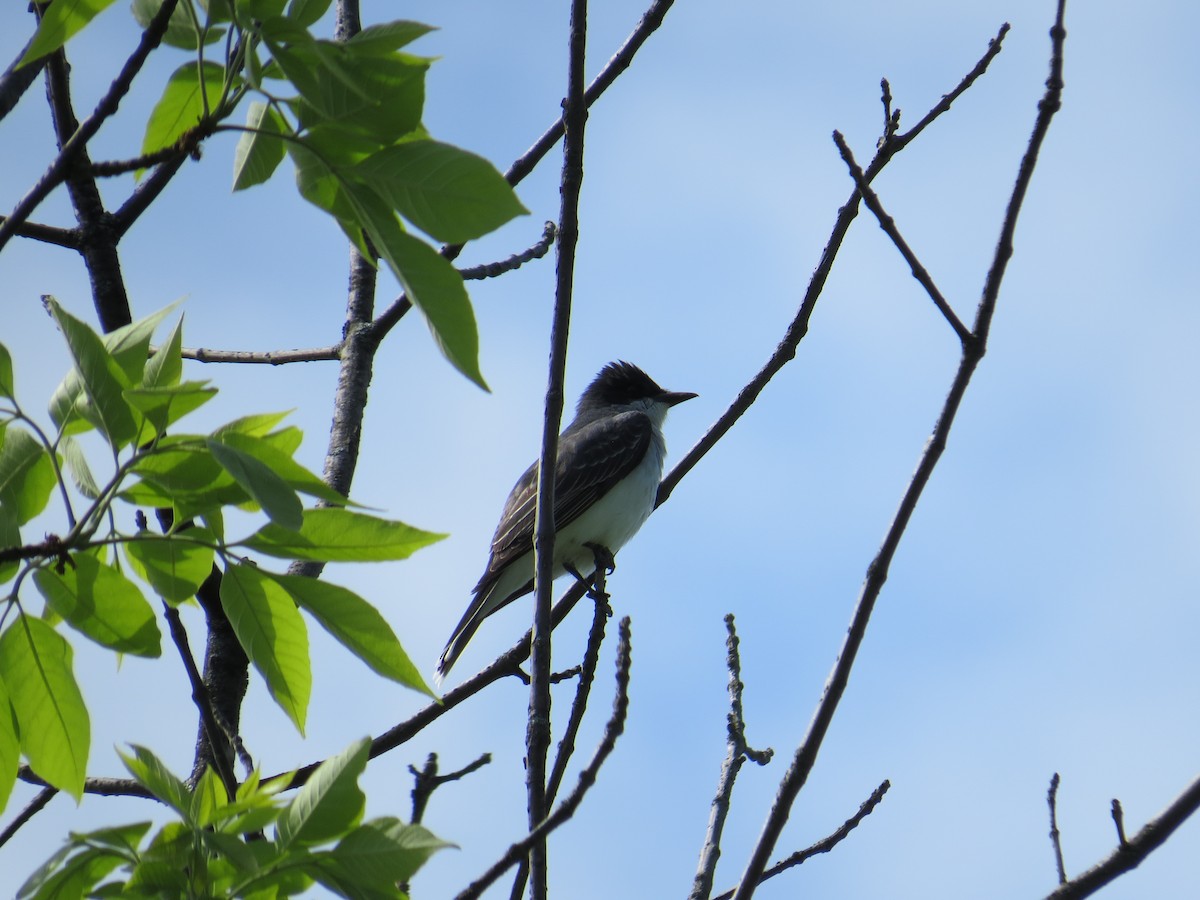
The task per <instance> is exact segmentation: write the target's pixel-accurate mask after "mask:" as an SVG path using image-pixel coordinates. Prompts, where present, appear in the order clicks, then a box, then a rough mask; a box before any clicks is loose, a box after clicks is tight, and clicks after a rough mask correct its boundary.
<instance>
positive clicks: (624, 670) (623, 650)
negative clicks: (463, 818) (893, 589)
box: [456, 616, 632, 900]
mask: <svg viewBox="0 0 1200 900" xmlns="http://www.w3.org/2000/svg"><path fill="white" fill-rule="evenodd" d="M617 633H618V641H617V695H616V698H615V699H614V700H613V712H612V716H611V717H610V718H609V720H608V724H607V725H605V726H604V734H603V736H602V737H601V739H600V746H599V747H597V748H596V753H595V755H594V756H593V757H592V760H591V762H589V763H588V764H587V765H586V766H585V767H584V768H583V771H582V772H580V773H579V784H577V785H576V786H575V790H573V791H571V793H570V794H568V795H567V797H566V799H564V800H563V802H562V803H560V804H559V805H558V808H557V809H555V810H554V812H553V813H552V814H551V815H549V816H547V817H546V818H545V819H544V820H542V821H541V822H540V823H539V824H538V825H537V827H536V828H534V829H533V830H531V831H530V832H529V834H528V835H526V836H525V838H524V839H522V840H520V841H518V842H517V843H515V844H513V845H512V846H511V847H509V848H508V851H507V852H506V853H505V854H504V856H502V857H501V858H500V859H499V860H498V861H497V862H496V864H495V865H493V866H492V867H491V868H490V869H488V870H487V872H485V873H484V874H483V875H482V876H481V877H480V878H479V879H478V880H476V881H474V882H472V883H471V884H470V885H469V886H468V887H467V888H466V890H464V891H462V893H460V894H459V895H458V896H457V897H456V900H474V898H476V897H478V896H480V895H481V894H482V893H483V892H484V891H485V890H487V889H488V887H490V886H491V885H492V884H494V883H495V881H496V880H497V879H498V878H499V877H500V876H501V875H503V874H504V873H505V872H506V871H508V870H509V869H510V868H512V867H513V866H514V865H516V864H517V863H518V862H520V861H521V860H522V859H524V858H525V857H526V856H527V855H528V853H529V850H530V848H531V847H533V846H534V845H535V844H537V843H539V842H543V841H545V839H546V836H547V835H548V834H550V832H552V831H553V830H554V829H555V828H557V827H558V826H559V825H562V824H563V823H564V822H566V821H567V820H568V819H570V818H571V816H573V815H574V814H575V810H577V809H578V808H579V804H580V803H582V802H583V798H584V795H586V794H587V792H588V789H589V788H591V786H592V785H594V784H595V783H596V776H597V774H598V773H599V772H600V767H601V766H602V765H604V761H605V760H606V759H608V756H609V754H610V753H612V751H613V747H615V746H616V743H617V738H619V737H620V736H621V733H622V732H623V731H624V730H625V717H626V716H627V714H628V712H629V667H630V665H631V662H632V650H631V645H630V623H629V617H628V616H626V617H625V618H623V619H622V620H621V623H620V625H619V626H618V628H617Z"/></svg>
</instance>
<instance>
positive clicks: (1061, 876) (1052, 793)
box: [1046, 772, 1067, 884]
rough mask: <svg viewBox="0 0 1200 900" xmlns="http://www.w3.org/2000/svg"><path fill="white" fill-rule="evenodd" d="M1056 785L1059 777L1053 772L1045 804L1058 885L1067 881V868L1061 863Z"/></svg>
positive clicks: (1061, 853) (1060, 838)
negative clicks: (1047, 807) (1047, 810)
mask: <svg viewBox="0 0 1200 900" xmlns="http://www.w3.org/2000/svg"><path fill="white" fill-rule="evenodd" d="M1058 785H1059V777H1058V773H1057V772H1055V773H1054V774H1053V775H1052V776H1051V777H1050V789H1049V790H1048V791H1046V804H1047V805H1048V806H1049V807H1050V845H1051V846H1052V847H1053V848H1054V865H1055V867H1056V868H1057V869H1058V883H1059V884H1065V883H1066V881H1067V867H1066V865H1065V864H1064V862H1063V852H1062V835H1061V834H1060V833H1059V830H1058Z"/></svg>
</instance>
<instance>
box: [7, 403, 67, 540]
mask: <svg viewBox="0 0 1200 900" xmlns="http://www.w3.org/2000/svg"><path fill="white" fill-rule="evenodd" d="M56 484H58V478H57V476H56V475H55V474H54V463H53V462H52V461H51V460H50V454H49V453H48V452H47V450H46V448H45V447H43V446H42V445H41V443H40V442H39V441H38V439H37V438H35V437H34V436H33V435H32V434H30V433H29V432H28V431H26V430H25V429H24V428H17V427H13V428H9V429H7V430H6V431H5V433H4V444H3V446H0V506H3V507H4V508H5V509H6V510H7V511H8V513H9V514H10V515H11V516H12V518H13V521H14V522H15V523H16V524H17V525H24V524H25V523H26V522H28V521H29V520H30V519H32V518H33V517H34V516H36V515H37V514H38V513H40V512H41V511H42V510H43V509H45V508H46V504H47V503H48V502H49V501H50V494H51V493H52V492H53V491H54V487H55V485H56Z"/></svg>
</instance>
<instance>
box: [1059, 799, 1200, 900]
mask: <svg viewBox="0 0 1200 900" xmlns="http://www.w3.org/2000/svg"><path fill="white" fill-rule="evenodd" d="M1197 809H1200V778H1197V779H1196V780H1195V781H1193V782H1192V783H1191V784H1190V785H1188V786H1187V788H1186V789H1185V790H1184V791H1183V793H1182V794H1180V795H1179V796H1178V797H1176V798H1175V800H1174V801H1173V802H1172V803H1171V805H1170V806H1168V807H1167V808H1166V809H1164V810H1163V811H1162V812H1161V813H1159V815H1158V816H1157V817H1156V818H1153V819H1151V820H1150V821H1149V822H1147V823H1146V824H1145V826H1144V827H1143V828H1142V830H1141V831H1139V832H1138V833H1137V834H1135V835H1134V836H1133V837H1132V838H1131V839H1130V840H1128V841H1126V842H1124V843H1120V844H1118V845H1117V847H1116V849H1114V850H1113V852H1112V853H1110V854H1109V855H1108V856H1107V857H1106V858H1105V859H1104V860H1102V861H1101V862H1099V863H1097V864H1096V865H1094V866H1092V868H1090V869H1088V870H1087V871H1086V872H1084V873H1083V874H1082V875H1080V876H1079V877H1078V878H1073V879H1071V880H1070V881H1067V882H1065V883H1063V884H1060V885H1059V886H1058V887H1057V888H1056V889H1055V890H1053V891H1051V892H1050V893H1049V894H1048V895H1047V900H1079V898H1081V897H1090V896H1091V895H1092V894H1094V893H1096V892H1097V891H1098V890H1100V888H1102V887H1104V886H1105V885H1106V884H1108V883H1109V882H1111V881H1114V880H1116V879H1117V878H1118V877H1120V876H1121V875H1124V874H1125V873H1126V872H1130V871H1132V870H1133V869H1136V868H1137V867H1138V866H1139V865H1141V863H1142V861H1143V860H1144V859H1145V858H1146V857H1147V856H1149V855H1150V854H1151V853H1153V852H1154V851H1155V850H1157V849H1158V848H1159V847H1161V846H1162V845H1163V844H1165V843H1166V841H1167V839H1168V838H1169V837H1170V836H1171V835H1172V834H1174V833H1175V829H1176V828H1178V827H1179V826H1180V825H1182V824H1183V823H1184V822H1186V821H1187V820H1188V818H1189V817H1190V816H1191V815H1192V814H1193V813H1195V812H1196V810H1197Z"/></svg>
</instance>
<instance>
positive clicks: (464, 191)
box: [353, 141, 528, 244]
mask: <svg viewBox="0 0 1200 900" xmlns="http://www.w3.org/2000/svg"><path fill="white" fill-rule="evenodd" d="M353 175H355V176H356V177H357V178H359V179H361V180H362V181H364V182H365V183H367V184H368V185H370V186H371V187H372V188H374V189H375V191H376V193H378V194H379V195H380V196H381V197H383V199H384V200H386V201H388V203H390V204H391V205H392V206H393V207H395V208H396V209H397V210H399V212H400V215H402V216H404V218H406V219H408V221H410V222H412V223H413V224H414V225H416V226H417V227H418V228H420V229H421V230H422V231H424V232H425V233H426V234H428V235H430V236H432V237H433V238H435V239H436V240H439V241H445V242H446V243H449V244H461V243H464V242H466V241H470V240H474V239H475V238H479V237H482V236H483V235H485V234H487V233H488V232H490V231H494V230H495V229H497V228H499V227H500V226H501V225H503V224H504V223H505V222H508V221H509V220H510V219H512V218H514V217H515V216H520V215H526V214H527V213H528V210H526V209H525V207H524V206H522V205H521V202H520V201H519V200H518V199H517V196H516V194H514V193H513V190H512V188H511V187H510V186H509V184H508V182H507V181H505V180H504V176H503V175H501V174H500V173H499V172H497V171H496V169H495V167H494V166H493V165H492V164H491V163H490V162H488V161H487V160H486V159H484V158H483V157H481V156H476V155H475V154H474V153H468V152H467V151H466V150H460V149H459V148H457V147H452V146H450V145H449V144H442V143H439V142H437V141H405V142H404V143H401V144H396V145H394V146H391V147H385V148H384V149H382V150H380V151H379V152H378V153H375V154H373V155H372V156H370V157H369V158H367V159H364V160H363V161H362V162H360V163H359V164H358V165H357V166H355V167H354V170H353Z"/></svg>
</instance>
